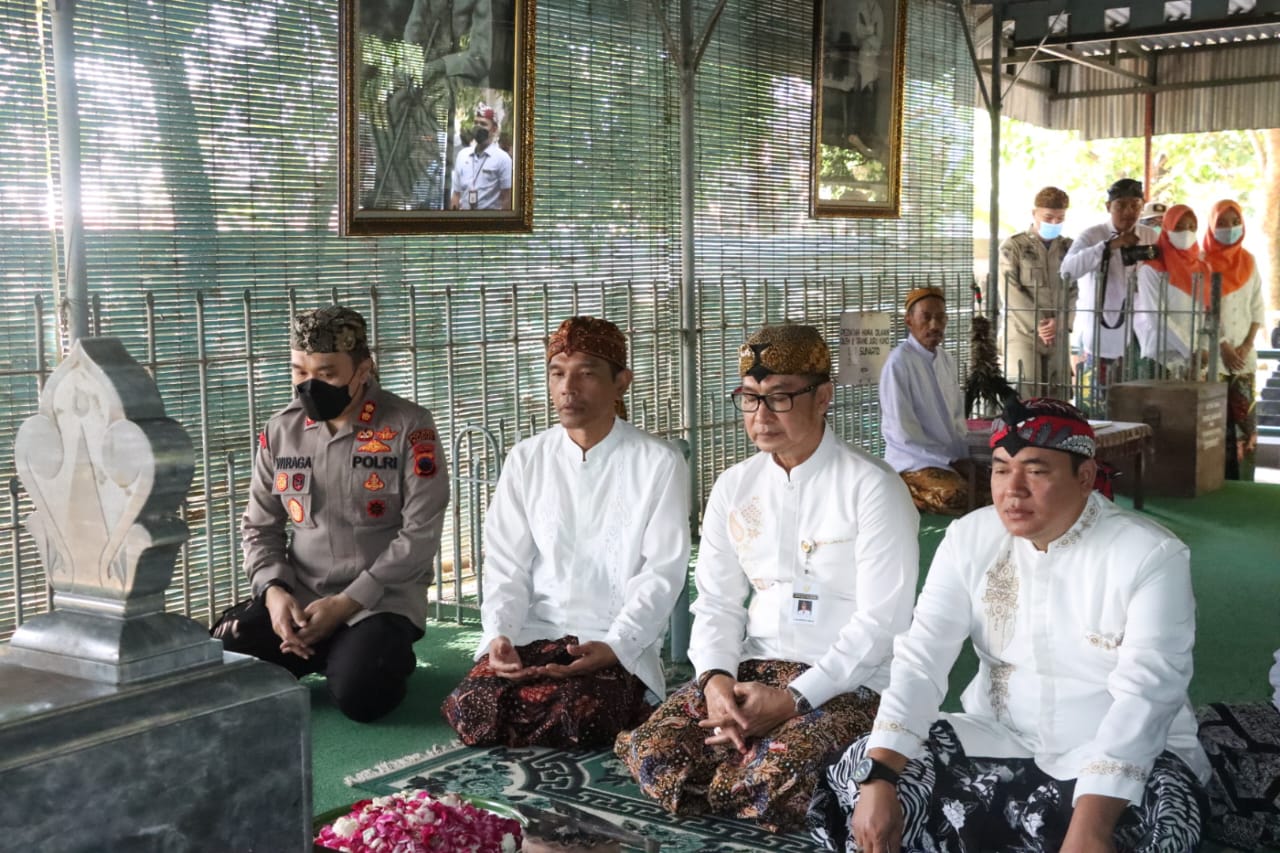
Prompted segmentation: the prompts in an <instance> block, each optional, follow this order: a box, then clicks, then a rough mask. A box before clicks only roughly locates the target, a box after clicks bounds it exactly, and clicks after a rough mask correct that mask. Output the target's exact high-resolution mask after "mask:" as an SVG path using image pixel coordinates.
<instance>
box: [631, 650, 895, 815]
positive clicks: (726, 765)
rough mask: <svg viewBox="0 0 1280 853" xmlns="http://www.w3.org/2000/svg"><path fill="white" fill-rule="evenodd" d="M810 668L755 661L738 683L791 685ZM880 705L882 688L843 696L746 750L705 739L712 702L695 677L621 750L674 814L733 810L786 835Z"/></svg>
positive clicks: (651, 791) (633, 772)
mask: <svg viewBox="0 0 1280 853" xmlns="http://www.w3.org/2000/svg"><path fill="white" fill-rule="evenodd" d="M808 668H809V667H808V666H806V665H805V664H801V663H791V662H789V661H762V660H751V661H746V662H744V663H743V664H742V665H741V666H739V667H738V680H739V681H744V682H746V681H757V682H761V683H764V684H768V685H769V686H771V687H785V686H786V685H788V684H790V683H791V682H792V680H794V679H795V678H796V677H797V676H799V675H800V674H801V673H803V672H804V671H805V670H807V669H808ZM879 707H880V696H879V694H878V693H876V692H875V691H872V690H868V689H866V688H859V689H858V690H856V691H855V692H853V693H842V694H840V695H839V696H836V697H835V698H834V699H831V700H829V701H828V702H826V703H824V704H823V705H822V706H821V707H818V708H815V709H814V710H812V711H810V712H809V713H808V714H804V715H802V716H798V717H792V718H791V719H790V720H787V721H786V722H785V723H783V724H781V725H780V726H778V727H777V728H775V729H774V730H773V731H771V732H769V733H768V734H767V735H765V736H763V737H759V738H754V739H752V740H750V741H748V746H749V747H750V751H749V752H748V753H747V754H746V755H742V754H740V753H739V752H738V750H737V749H736V748H734V746H733V745H732V744H728V745H718V746H708V745H706V744H705V743H704V742H703V741H704V740H705V739H706V738H707V737H709V736H710V732H708V731H707V730H706V729H703V728H700V727H699V726H698V722H699V721H700V720H704V719H706V716H707V705H706V700H705V698H704V696H703V693H702V691H701V690H699V689H698V685H697V683H696V682H692V681H691V682H689V683H688V684H685V685H684V686H683V687H680V688H679V689H678V690H676V691H675V692H674V693H672V694H671V695H670V696H669V697H667V700H666V701H665V702H663V703H662V705H661V706H660V707H659V708H658V710H657V711H655V712H654V714H653V716H652V717H650V718H649V720H648V721H647V722H645V723H644V724H643V725H641V726H639V727H637V728H636V729H635V730H634V731H630V732H623V733H622V734H621V735H619V736H618V742H617V744H616V746H615V747H614V753H615V754H616V755H617V756H618V757H619V758H620V759H622V760H623V761H624V762H625V763H626V765H627V767H628V769H630V771H631V775H632V776H633V777H634V778H635V780H636V782H637V783H639V785H640V789H641V790H642V791H644V792H645V794H647V795H648V796H650V797H652V798H654V799H655V800H657V801H658V802H659V803H660V804H661V805H662V807H663V808H665V809H666V810H667V811H669V812H672V813H673V814H680V815H692V814H701V813H704V812H712V813H715V814H722V815H732V816H736V817H741V818H748V819H752V820H755V821H758V822H759V824H760V825H761V826H763V827H764V828H766V829H768V830H771V831H774V832H779V831H784V830H788V829H793V828H796V827H799V826H801V825H803V823H804V817H805V812H806V810H807V809H808V806H809V800H810V797H811V795H812V793H813V785H814V782H815V781H816V780H817V777H818V775H819V773H820V772H821V770H822V768H823V767H824V766H825V765H826V764H827V763H829V762H830V761H831V760H833V759H834V758H835V757H836V756H838V755H839V754H840V751H841V750H842V749H844V748H845V747H846V746H848V745H849V744H850V743H852V742H853V741H854V739H855V738H857V737H859V736H860V735H862V734H864V733H865V732H867V731H869V730H870V729H871V723H872V722H873V721H874V720H875V715H876V711H877V710H878V709H879Z"/></svg>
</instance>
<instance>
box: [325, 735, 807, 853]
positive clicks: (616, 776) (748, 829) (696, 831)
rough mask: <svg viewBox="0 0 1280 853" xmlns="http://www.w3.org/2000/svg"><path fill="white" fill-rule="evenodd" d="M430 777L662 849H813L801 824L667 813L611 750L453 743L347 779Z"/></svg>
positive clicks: (793, 852)
mask: <svg viewBox="0 0 1280 853" xmlns="http://www.w3.org/2000/svg"><path fill="white" fill-rule="evenodd" d="M428 779H429V780H430V781H431V786H432V787H436V786H440V787H443V789H445V790H450V791H458V792H460V793H465V794H469V795H471V796H475V797H483V798H486V799H493V800H498V801H504V802H508V803H528V804H529V805H532V806H534V807H536V808H543V809H550V808H552V806H553V803H552V802H551V801H553V800H555V801H560V802H564V803H567V804H569V805H571V806H573V807H575V808H579V809H582V810H584V811H588V812H591V813H593V814H595V815H597V816H599V817H602V818H604V819H606V820H608V821H610V822H612V823H613V824H615V825H617V826H621V827H623V828H625V829H628V830H630V831H632V832H635V833H638V834H640V835H643V836H645V837H646V838H651V839H653V840H654V841H657V842H659V843H660V844H661V845H662V853H737V851H761V850H769V851H772V853H813V851H814V850H816V849H817V848H816V847H815V845H814V843H813V841H812V840H811V839H810V838H809V836H808V835H807V834H806V833H804V832H803V831H800V832H795V833H791V834H787V835H775V834H773V833H770V832H766V831H764V830H763V829H760V828H759V827H757V826H756V825H755V824H753V823H749V822H746V821H741V820H733V819H728V818H718V817H711V816H701V817H682V818H677V817H674V816H672V815H669V814H667V813H666V812H665V811H663V810H662V809H661V808H660V807H659V806H658V805H657V804H656V803H655V802H653V801H652V800H650V799H648V798H646V797H645V796H644V795H642V794H641V793H640V789H639V788H637V787H636V786H635V783H634V782H632V781H631V777H630V776H629V775H628V774H627V770H626V767H625V766H624V765H623V764H622V762H621V761H619V760H618V759H616V758H615V757H614V756H613V754H612V753H609V752H591V753H569V752H563V751H560V750H553V749H542V748H535V747H530V748H525V749H507V748H505V747H493V748H490V749H479V748H472V747H467V746H461V745H456V746H449V747H444V748H441V749H440V750H438V751H436V752H433V753H423V754H418V755H410V756H405V757H404V758H401V759H397V760H395V761H390V762H384V763H383V764H380V765H378V766H377V767H374V768H372V769H370V770H364V771H361V772H360V773H357V774H356V775H354V776H348V777H347V778H346V780H345V781H346V783H347V784H348V785H350V786H352V787H355V788H359V789H360V790H362V791H367V792H369V793H370V794H390V793H393V792H395V791H399V790H403V789H405V788H415V787H426V784H425V783H426V780H428Z"/></svg>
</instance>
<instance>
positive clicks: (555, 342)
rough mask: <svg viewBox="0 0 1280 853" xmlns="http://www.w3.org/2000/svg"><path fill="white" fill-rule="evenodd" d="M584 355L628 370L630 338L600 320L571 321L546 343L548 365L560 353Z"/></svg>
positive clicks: (594, 318) (564, 324)
mask: <svg viewBox="0 0 1280 853" xmlns="http://www.w3.org/2000/svg"><path fill="white" fill-rule="evenodd" d="M575 352H585V353H586V354H587V355H594V356H595V357H597V358H603V359H604V360H605V361H607V362H609V363H611V364H613V365H616V366H617V367H626V366H627V337H626V335H624V334H622V330H621V329H619V328H618V327H617V326H615V325H614V324H613V323H610V322H609V321H608V320H601V319H599V318H597V317H570V318H569V319H568V320H565V321H564V322H563V323H561V324H560V328H558V329H556V331H555V333H554V334H553V335H552V336H551V337H550V338H549V339H548V340H547V361H550V360H551V359H552V358H554V357H555V356H557V355H559V354H560V353H564V354H566V355H573V354H574V353H575Z"/></svg>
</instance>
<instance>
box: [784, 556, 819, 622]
mask: <svg viewBox="0 0 1280 853" xmlns="http://www.w3.org/2000/svg"><path fill="white" fill-rule="evenodd" d="M817 548H818V545H817V543H816V542H813V541H811V540H809V539H802V540H800V550H801V552H803V553H804V560H803V561H802V562H801V567H802V569H803V571H802V572H801V573H800V576H799V577H797V578H795V579H794V580H793V581H792V582H791V621H792V622H793V623H795V624H797V625H812V624H815V623H816V622H817V621H818V579H817V578H816V577H815V576H814V574H813V569H812V568H811V567H810V565H809V558H810V557H812V556H813V552H814V551H815V550H817Z"/></svg>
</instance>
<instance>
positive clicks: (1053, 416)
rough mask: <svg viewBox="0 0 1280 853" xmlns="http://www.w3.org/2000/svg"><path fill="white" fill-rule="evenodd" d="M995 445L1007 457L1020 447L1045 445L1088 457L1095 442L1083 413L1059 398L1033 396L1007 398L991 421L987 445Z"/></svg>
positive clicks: (1014, 453)
mask: <svg viewBox="0 0 1280 853" xmlns="http://www.w3.org/2000/svg"><path fill="white" fill-rule="evenodd" d="M997 447H1003V448H1004V449H1005V450H1007V451H1009V455H1010V456H1016V455H1017V454H1018V451H1019V450H1021V449H1022V448H1024V447H1045V448H1048V449H1049V450H1061V451H1063V452H1064V453H1074V454H1075V455H1077V456H1081V457H1083V458H1085V459H1092V458H1093V455H1094V452H1095V450H1096V441H1095V437H1094V434H1093V427H1091V426H1089V419H1088V418H1086V417H1085V415H1084V412H1082V411H1080V410H1079V409H1077V408H1076V407H1075V406H1073V405H1071V404H1070V403H1064V402H1062V401H1061V400H1054V399H1051V398H1049V397H1034V398H1032V399H1030V400H1017V399H1015V400H1011V401H1010V402H1009V403H1008V404H1007V405H1006V406H1005V408H1004V412H1002V413H1001V415H1000V417H998V418H996V419H995V421H994V422H993V423H992V424H991V448H992V449H993V450H994V449H995V448H997Z"/></svg>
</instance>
